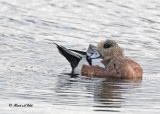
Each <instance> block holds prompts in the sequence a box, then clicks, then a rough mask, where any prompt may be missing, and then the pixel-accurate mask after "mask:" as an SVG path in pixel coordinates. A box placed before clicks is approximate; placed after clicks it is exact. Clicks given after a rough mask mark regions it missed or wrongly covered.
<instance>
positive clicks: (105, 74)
mask: <svg viewBox="0 0 160 114" xmlns="http://www.w3.org/2000/svg"><path fill="white" fill-rule="evenodd" d="M90 58H91V59H96V58H102V61H101V63H103V64H104V66H105V68H103V67H100V66H98V65H96V66H88V65H83V66H82V69H81V74H82V75H84V76H87V77H96V78H120V79H137V78H142V75H143V69H142V67H141V66H140V65H139V64H138V63H137V62H135V61H133V60H132V59H130V58H128V57H126V56H124V50H123V49H122V48H121V47H120V46H119V45H118V43H117V42H116V41H114V40H109V39H106V40H103V41H101V42H100V43H98V45H97V47H96V51H95V53H94V54H92V55H91V56H90Z"/></svg>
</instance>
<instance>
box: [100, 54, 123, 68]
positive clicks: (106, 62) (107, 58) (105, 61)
mask: <svg viewBox="0 0 160 114" xmlns="http://www.w3.org/2000/svg"><path fill="white" fill-rule="evenodd" d="M118 57H123V56H112V57H105V58H103V60H102V63H103V64H104V66H105V67H107V66H108V64H109V63H110V62H111V61H112V60H114V59H116V58H118Z"/></svg>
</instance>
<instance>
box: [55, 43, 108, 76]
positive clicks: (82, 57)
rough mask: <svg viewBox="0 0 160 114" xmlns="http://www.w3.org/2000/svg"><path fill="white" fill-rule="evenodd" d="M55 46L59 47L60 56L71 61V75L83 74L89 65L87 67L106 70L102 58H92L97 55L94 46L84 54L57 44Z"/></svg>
mask: <svg viewBox="0 0 160 114" xmlns="http://www.w3.org/2000/svg"><path fill="white" fill-rule="evenodd" d="M53 43H54V42H53ZM54 44H55V45H56V46H57V48H58V50H59V52H60V54H62V55H63V56H64V57H65V58H66V59H67V60H68V61H69V63H70V65H71V68H72V71H71V74H81V73H82V72H81V71H82V66H83V65H87V66H91V65H94V66H96V65H98V66H100V67H102V68H105V66H104V64H103V63H101V61H102V59H101V58H97V59H96V58H94V59H92V58H91V56H92V55H93V54H94V55H96V53H97V51H96V47H95V46H93V45H89V47H88V50H87V51H86V52H84V51H79V50H73V49H67V48H65V47H63V46H61V45H58V44H56V43H54ZM97 54H98V53H97Z"/></svg>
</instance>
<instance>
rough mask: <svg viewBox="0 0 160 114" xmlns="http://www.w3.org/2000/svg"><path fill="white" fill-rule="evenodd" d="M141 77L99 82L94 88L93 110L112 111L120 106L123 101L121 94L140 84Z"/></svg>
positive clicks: (115, 110)
mask: <svg viewBox="0 0 160 114" xmlns="http://www.w3.org/2000/svg"><path fill="white" fill-rule="evenodd" d="M141 82H142V79H141V78H140V79H135V80H122V79H106V80H105V81H102V82H100V83H99V84H98V85H97V86H96V87H95V90H94V101H95V105H94V106H93V107H95V111H113V112H117V111H118V109H117V108H121V104H122V103H123V102H124V101H125V100H124V99H125V98H124V97H123V94H125V93H127V92H129V91H130V90H132V89H134V88H138V87H139V86H140V85H141Z"/></svg>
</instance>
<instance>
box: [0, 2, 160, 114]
mask: <svg viewBox="0 0 160 114" xmlns="http://www.w3.org/2000/svg"><path fill="white" fill-rule="evenodd" d="M0 6H1V8H0V99H1V102H0V113H1V114H9V113H16V114H21V113H23V114H28V113H34V114H44V113H45V114H46V113H47V114H53V113H54V114H71V113H72V114H75V113H77V114H82V113H85V114H103V113H123V114H124V113H127V114H128V113H131V114H134V113H136V114H151V113H159V112H160V89H159V87H160V85H159V82H160V73H159V71H160V59H159V57H160V51H159V50H160V38H159V36H160V1H159V0H140V1H135V0H120V1H117V0H87V1H86V0H80V1H79V0H32V1H27V0H0ZM106 38H109V39H113V40H116V41H117V42H118V43H119V45H120V46H121V47H122V48H123V49H124V50H125V55H126V56H128V57H130V58H132V59H133V60H135V61H137V62H138V63H139V64H140V65H141V66H142V68H143V70H144V74H143V79H142V80H134V81H130V80H116V79H113V80H112V79H97V78H87V77H84V76H78V77H71V76H69V75H65V74H64V73H69V72H70V71H71V67H70V65H69V63H68V62H67V61H66V60H65V58H64V57H62V56H61V55H60V54H59V53H58V51H57V49H56V47H55V46H54V45H53V43H52V41H55V42H56V43H58V44H60V45H63V46H65V47H67V48H74V49H78V50H84V51H85V50H86V49H87V48H88V45H89V44H93V45H97V43H98V42H100V41H101V40H104V39H106ZM9 104H11V105H14V104H19V105H25V104H31V105H33V106H32V107H9Z"/></svg>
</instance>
